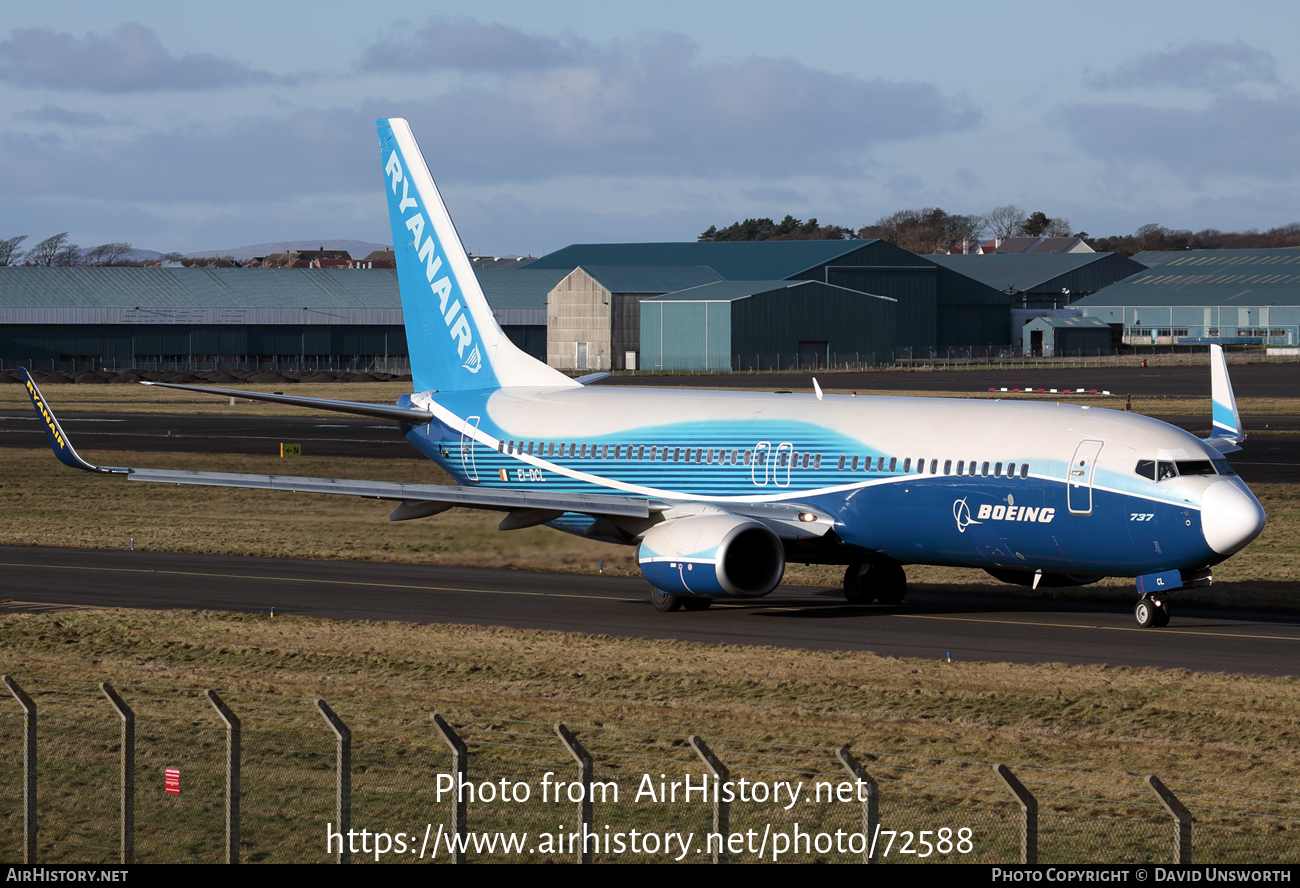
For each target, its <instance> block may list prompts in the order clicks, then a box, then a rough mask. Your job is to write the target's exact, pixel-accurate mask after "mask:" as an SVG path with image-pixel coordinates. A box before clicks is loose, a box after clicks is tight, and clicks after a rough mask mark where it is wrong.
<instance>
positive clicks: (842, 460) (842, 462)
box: [839, 454, 846, 472]
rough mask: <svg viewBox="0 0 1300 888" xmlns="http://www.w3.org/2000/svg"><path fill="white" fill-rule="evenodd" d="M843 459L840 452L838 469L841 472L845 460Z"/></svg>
mask: <svg viewBox="0 0 1300 888" xmlns="http://www.w3.org/2000/svg"><path fill="white" fill-rule="evenodd" d="M845 459H846V457H845V456H844V455H843V454H840V465H839V469H840V471H841V472H842V471H844V462H845Z"/></svg>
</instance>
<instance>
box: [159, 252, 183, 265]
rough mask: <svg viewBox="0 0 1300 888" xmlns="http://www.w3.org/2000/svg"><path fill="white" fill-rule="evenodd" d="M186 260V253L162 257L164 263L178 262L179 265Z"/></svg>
mask: <svg viewBox="0 0 1300 888" xmlns="http://www.w3.org/2000/svg"><path fill="white" fill-rule="evenodd" d="M184 258H185V254H184V253H163V255H162V261H164V262H177V263H179V262H180V261H181V260H182V259H184Z"/></svg>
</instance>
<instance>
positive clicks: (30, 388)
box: [27, 379, 63, 449]
mask: <svg viewBox="0 0 1300 888" xmlns="http://www.w3.org/2000/svg"><path fill="white" fill-rule="evenodd" d="M27 394H28V395H30V396H31V399H32V403H33V404H35V405H36V409H37V410H39V411H40V412H41V417H42V418H43V419H44V420H45V424H46V425H47V426H49V428H50V434H51V435H53V436H54V442H55V443H56V444H58V445H59V449H62V448H63V436H62V435H60V434H59V427H58V426H57V425H55V424H54V417H53V416H52V415H51V414H50V411H48V410H46V409H45V402H44V401H43V400H41V397H40V396H39V395H38V394H36V385H35V384H34V383H33V382H32V381H31V380H30V379H28V380H27Z"/></svg>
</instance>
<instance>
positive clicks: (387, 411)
mask: <svg viewBox="0 0 1300 888" xmlns="http://www.w3.org/2000/svg"><path fill="white" fill-rule="evenodd" d="M19 369H20V370H21V369H22V368H21V367H20V368H19ZM25 372H26V371H24V373H25ZM27 379H28V377H26V376H24V377H23V381H24V382H26V381H27ZM140 384H141V385H157V386H161V387H162V388H171V389H181V390H183V391H187V392H201V393H203V394H205V395H220V396H222V397H223V398H224V397H227V396H229V397H232V398H247V399H248V400H250V401H270V402H271V403H273V404H289V405H291V406H293V407H310V408H313V409H315V410H333V411H334V412H336V413H352V414H355V415H357V416H373V417H375V418H376V419H394V420H397V421H398V422H409V423H414V424H416V425H423V424H424V423H426V422H428V421H429V420H431V419H433V414H432V413H430V412H429V411H427V410H415V409H412V408H410V407H397V406H389V405H387V404H368V403H365V402H363V401H332V400H330V399H328V398H303V397H300V396H298V395H277V394H274V393H270V392H245V391H240V390H238V389H224V388H211V387H209V386H206V385H181V384H180V383H177V382H146V381H143V380H142V381H141V383H140ZM29 393H30V392H29Z"/></svg>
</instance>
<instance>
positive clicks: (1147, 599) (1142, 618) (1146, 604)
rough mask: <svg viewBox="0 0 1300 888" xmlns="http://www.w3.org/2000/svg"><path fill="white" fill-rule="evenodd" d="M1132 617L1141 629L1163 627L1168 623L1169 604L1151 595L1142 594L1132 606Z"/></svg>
mask: <svg viewBox="0 0 1300 888" xmlns="http://www.w3.org/2000/svg"><path fill="white" fill-rule="evenodd" d="M1133 618H1134V619H1136V620H1137V624H1138V625H1139V626H1141V627H1142V628H1143V629H1163V628H1164V627H1165V626H1168V625H1169V605H1168V604H1166V603H1165V602H1164V601H1163V600H1162V599H1158V598H1156V597H1155V596H1152V595H1143V596H1142V597H1141V598H1139V599H1138V603H1137V605H1136V606H1134V608H1133Z"/></svg>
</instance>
